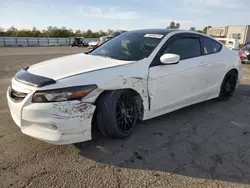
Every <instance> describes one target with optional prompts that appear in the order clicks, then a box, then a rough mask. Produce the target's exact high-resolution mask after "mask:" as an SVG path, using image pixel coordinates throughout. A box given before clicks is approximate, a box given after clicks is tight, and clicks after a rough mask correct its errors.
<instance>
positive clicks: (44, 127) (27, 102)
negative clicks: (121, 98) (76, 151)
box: [7, 86, 96, 145]
mask: <svg viewBox="0 0 250 188" xmlns="http://www.w3.org/2000/svg"><path fill="white" fill-rule="evenodd" d="M16 88H17V89H18V86H16ZM20 89H22V88H20ZM34 92H35V91H30V93H28V94H27V96H26V97H25V98H24V99H23V100H22V101H21V102H16V101H14V100H13V99H12V98H11V97H10V88H9V89H8V91H7V101H8V106H9V109H10V112H11V116H12V118H13V120H14V122H15V123H16V124H17V125H18V126H19V127H20V128H21V131H22V132H23V133H24V134H26V135H28V136H30V137H33V138H36V139H40V140H43V141H45V142H47V143H52V144H58V145H61V144H71V143H77V142H83V141H87V140H91V138H92V137H91V124H92V118H93V114H94V111H95V108H96V107H95V106H94V105H92V104H90V103H86V102H83V101H66V102H55V103H32V102H31V99H32V96H33V94H34Z"/></svg>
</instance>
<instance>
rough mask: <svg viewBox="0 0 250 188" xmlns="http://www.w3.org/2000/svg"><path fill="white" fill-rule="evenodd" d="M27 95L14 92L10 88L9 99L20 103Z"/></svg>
mask: <svg viewBox="0 0 250 188" xmlns="http://www.w3.org/2000/svg"><path fill="white" fill-rule="evenodd" d="M27 94H28V93H22V92H19V91H16V90H14V89H12V88H10V97H11V98H12V99H13V100H14V101H15V102H21V101H22V100H23V99H24V98H25V97H26V96H27Z"/></svg>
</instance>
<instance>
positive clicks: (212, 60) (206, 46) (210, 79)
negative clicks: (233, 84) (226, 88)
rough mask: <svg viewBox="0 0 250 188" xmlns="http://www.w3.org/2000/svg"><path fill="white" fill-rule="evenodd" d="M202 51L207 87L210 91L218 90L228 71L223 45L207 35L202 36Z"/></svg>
mask: <svg viewBox="0 0 250 188" xmlns="http://www.w3.org/2000/svg"><path fill="white" fill-rule="evenodd" d="M200 41H201V48H202V53H203V55H204V57H205V58H206V59H205V61H204V62H205V65H206V71H205V77H206V80H207V82H206V85H207V87H206V89H207V91H208V92H212V91H214V90H217V89H218V87H220V86H221V82H222V80H223V78H224V76H225V72H226V71H227V67H226V64H225V62H224V58H225V57H224V56H223V55H221V53H220V51H221V49H222V45H221V44H220V43H219V42H217V41H215V40H213V39H211V38H209V37H206V36H200Z"/></svg>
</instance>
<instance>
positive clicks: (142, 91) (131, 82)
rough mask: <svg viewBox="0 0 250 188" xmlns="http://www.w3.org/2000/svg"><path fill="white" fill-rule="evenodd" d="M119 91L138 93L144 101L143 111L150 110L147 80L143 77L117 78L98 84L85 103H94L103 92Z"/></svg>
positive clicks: (120, 76)
mask: <svg viewBox="0 0 250 188" xmlns="http://www.w3.org/2000/svg"><path fill="white" fill-rule="evenodd" d="M118 89H132V90H134V91H135V92H137V93H138V94H139V96H140V99H141V101H142V104H143V109H144V110H149V98H148V87H147V79H146V78H142V77H132V76H131V77H124V76H122V75H119V76H116V77H114V78H113V79H111V80H108V81H106V82H104V83H102V84H98V89H96V90H94V91H93V92H92V93H90V94H89V95H88V96H87V97H86V98H85V99H84V101H85V102H90V103H94V102H95V101H96V99H97V98H98V97H99V96H100V94H101V93H102V92H104V91H110V90H118Z"/></svg>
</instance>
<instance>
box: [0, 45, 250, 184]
mask: <svg viewBox="0 0 250 188" xmlns="http://www.w3.org/2000/svg"><path fill="white" fill-rule="evenodd" d="M83 50H84V49H83V48H71V47H46V48H43V47H37V48H0V64H1V67H0V76H1V81H0V99H1V102H0V107H1V108H0V116H1V124H0V187H1V188H5V187H36V188H37V187H41V188H44V187H97V188H100V187H103V188H104V187H154V188H156V187H167V188H169V187H174V188H179V187H192V188H194V187H197V188H198V187H199V188H201V187H216V188H218V187H227V188H228V187H250V149H249V148H250V65H244V66H243V70H244V77H243V79H242V84H241V85H240V87H239V88H238V89H237V92H236V94H235V96H234V97H233V98H232V99H231V100H230V101H227V102H217V101H216V100H211V101H207V102H204V103H200V104H197V105H194V106H191V107H187V108H185V109H182V110H178V111H176V112H173V113H170V114H167V115H164V116H161V117H159V118H155V119H152V120H149V121H146V122H144V123H142V124H140V125H138V126H137V127H136V128H135V130H134V134H133V135H132V136H131V137H130V138H128V139H125V140H115V141H114V140H108V139H105V138H103V137H102V136H100V135H97V136H96V138H95V139H94V140H92V141H90V142H86V143H85V144H84V145H82V147H81V148H80V150H79V149H77V148H76V147H74V146H73V145H65V146H54V145H50V144H46V143H44V142H42V141H39V140H36V139H33V138H30V137H28V136H25V135H23V134H22V133H21V132H20V130H19V128H18V127H17V126H16V125H15V124H14V122H13V121H12V119H11V117H10V114H9V111H8V108H7V104H6V97H5V93H6V89H7V87H8V85H9V83H10V78H11V77H12V76H13V75H14V73H15V72H16V71H17V70H19V69H21V68H22V67H24V66H27V65H29V64H32V63H37V62H39V61H42V60H46V59H50V58H52V57H58V56H62V55H65V54H71V53H77V52H80V51H83Z"/></svg>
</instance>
